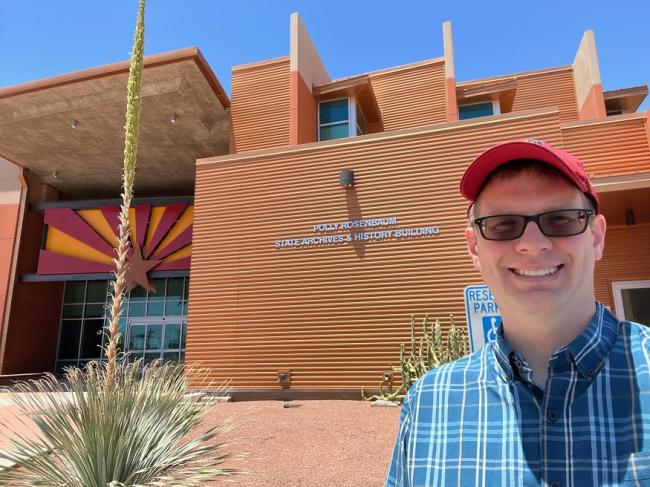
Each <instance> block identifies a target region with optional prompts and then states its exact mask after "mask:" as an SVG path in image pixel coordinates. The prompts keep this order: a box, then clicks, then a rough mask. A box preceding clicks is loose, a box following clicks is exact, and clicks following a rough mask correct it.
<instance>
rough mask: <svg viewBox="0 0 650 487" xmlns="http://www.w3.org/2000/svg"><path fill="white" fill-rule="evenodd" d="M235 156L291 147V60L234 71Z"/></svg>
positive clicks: (233, 115) (283, 59)
mask: <svg viewBox="0 0 650 487" xmlns="http://www.w3.org/2000/svg"><path fill="white" fill-rule="evenodd" d="M231 98H232V102H231V112H232V136H233V139H231V147H234V152H243V151H250V150H256V149H266V148H269V147H278V146H284V145H288V144H289V58H282V59H279V60H275V61H269V62H265V63H260V64H255V65H249V66H242V67H238V68H233V71H232V95H231Z"/></svg>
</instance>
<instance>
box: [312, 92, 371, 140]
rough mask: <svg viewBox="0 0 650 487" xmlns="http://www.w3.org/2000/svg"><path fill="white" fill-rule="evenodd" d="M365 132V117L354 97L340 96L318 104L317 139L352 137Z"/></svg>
mask: <svg viewBox="0 0 650 487" xmlns="http://www.w3.org/2000/svg"><path fill="white" fill-rule="evenodd" d="M366 133H368V127H367V124H366V118H365V117H364V115H363V112H362V111H361V108H360V107H359V105H358V104H357V103H356V100H355V99H354V98H340V99H338V100H328V101H323V102H320V103H319V104H318V140H332V139H340V138H343V137H354V136H355V135H364V134H366Z"/></svg>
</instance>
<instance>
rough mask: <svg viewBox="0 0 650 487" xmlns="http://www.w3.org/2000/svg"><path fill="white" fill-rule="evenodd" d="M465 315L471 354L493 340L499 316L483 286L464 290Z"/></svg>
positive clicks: (491, 297)
mask: <svg viewBox="0 0 650 487" xmlns="http://www.w3.org/2000/svg"><path fill="white" fill-rule="evenodd" d="M465 313H466V316H467V328H468V330H469V347H470V350H471V351H472V352H475V351H476V350H478V349H479V348H481V347H482V346H483V345H484V344H486V343H487V342H489V341H491V340H494V338H495V334H496V330H497V327H498V326H499V324H500V323H501V314H500V313H499V306H498V305H497V302H496V300H495V299H494V295H493V294H492V293H491V292H490V290H489V289H488V287H487V286H486V285H485V284H480V285H475V286H467V287H466V288H465Z"/></svg>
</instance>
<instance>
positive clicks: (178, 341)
mask: <svg viewBox="0 0 650 487" xmlns="http://www.w3.org/2000/svg"><path fill="white" fill-rule="evenodd" d="M153 284H154V286H155V288H156V292H155V293H154V292H147V290H146V289H144V288H142V287H140V286H138V287H135V288H134V289H132V290H131V292H130V293H129V294H128V295H127V296H126V298H125V300H124V302H123V307H122V310H123V311H122V316H121V317H120V322H119V326H120V333H121V334H122V338H121V341H120V343H119V347H120V350H124V342H125V341H126V343H127V351H129V352H135V353H134V355H138V356H139V357H144V358H145V360H153V359H154V358H162V359H163V360H183V358H184V355H185V333H186V330H185V328H186V322H187V303H188V287H189V279H188V278H187V277H169V278H162V279H154V280H153ZM108 290H109V282H108V281H69V282H66V283H65V290H64V293H63V296H64V297H63V305H62V308H61V324H60V328H59V347H58V354H57V362H56V371H57V372H63V368H64V367H66V366H83V365H84V364H85V363H86V362H88V361H89V360H101V359H103V358H104V350H103V347H104V346H105V345H106V337H105V334H104V332H105V327H106V326H108V324H109V314H110V310H109V306H110V300H109V299H108V295H107V293H108Z"/></svg>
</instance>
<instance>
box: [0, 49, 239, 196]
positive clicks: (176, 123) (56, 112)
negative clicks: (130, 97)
mask: <svg viewBox="0 0 650 487" xmlns="http://www.w3.org/2000/svg"><path fill="white" fill-rule="evenodd" d="M128 70H129V62H128V61H125V62H120V63H115V64H110V65H106V66H100V67H95V68H91V69H86V70H83V71H77V72H74V73H68V74H64V75H61V76H55V77H52V78H47V79H43V80H37V81H31V82H28V83H22V84H19V85H15V86H9V87H4V88H0V157H4V158H6V159H8V160H11V161H12V162H14V163H16V164H18V165H20V166H22V167H24V168H27V169H28V170H29V171H30V172H31V173H32V174H35V175H37V176H38V177H39V178H40V179H41V180H42V181H43V182H45V183H47V184H49V185H51V186H52V187H54V188H55V189H57V190H58V191H60V192H61V193H62V195H63V196H64V197H66V198H69V199H80V198H97V197H109V198H110V197H116V196H118V195H119V193H120V187H121V173H122V161H123V147H124V121H125V112H126V83H127V77H128ZM229 106H230V101H229V99H228V96H227V95H226V93H225V91H224V90H223V88H222V86H221V84H220V83H219V81H218V79H217V78H216V76H215V75H214V73H213V72H212V70H211V68H210V66H209V65H208V63H207V62H206V60H205V59H204V57H203V55H202V54H201V52H200V51H199V50H198V49H197V48H188V49H181V50H177V51H172V52H167V53H163V54H157V55H153V56H147V57H145V70H144V82H143V86H142V113H141V121H140V140H139V145H138V175H137V178H136V186H135V191H136V194H138V195H140V196H153V195H179V194H192V193H193V188H194V179H195V161H196V159H197V158H202V157H207V156H211V155H218V154H226V153H228V144H229V139H228V137H229V131H230V115H229V113H228V108H229Z"/></svg>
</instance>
